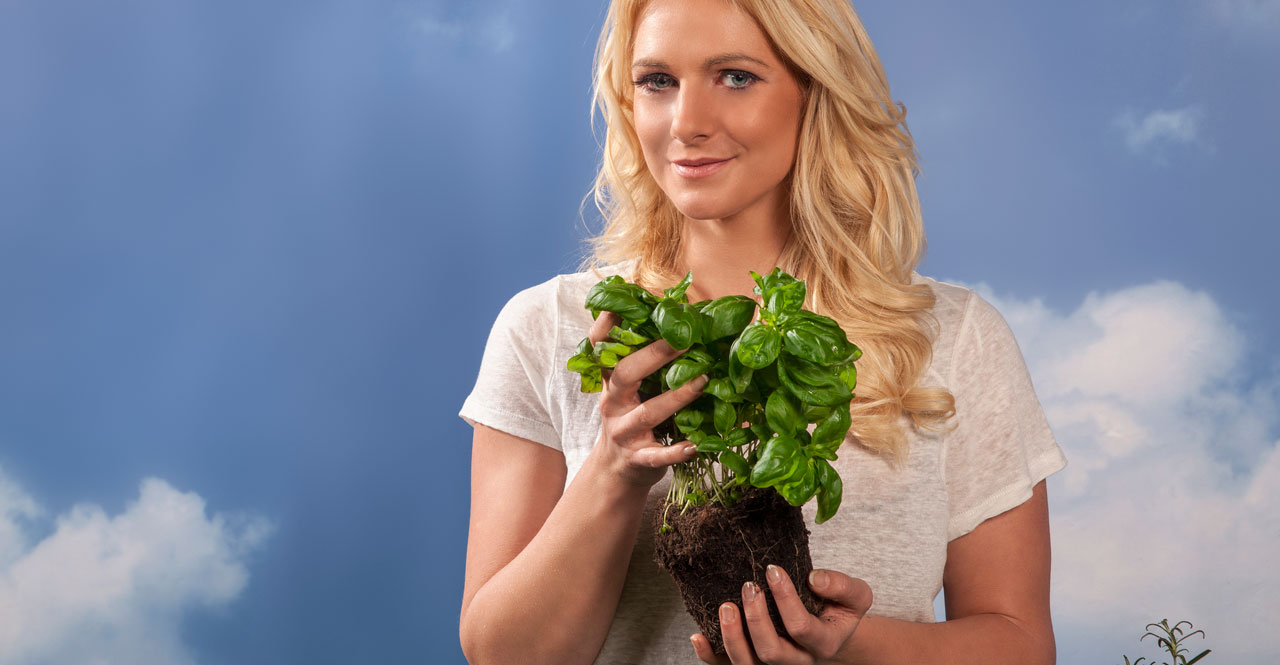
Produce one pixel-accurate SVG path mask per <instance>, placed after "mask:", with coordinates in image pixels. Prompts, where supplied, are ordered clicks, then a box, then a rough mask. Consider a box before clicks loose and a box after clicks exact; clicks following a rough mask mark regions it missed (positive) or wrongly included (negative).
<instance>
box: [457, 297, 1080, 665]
mask: <svg viewBox="0 0 1280 665" xmlns="http://www.w3.org/2000/svg"><path fill="white" fill-rule="evenodd" d="M607 274H608V273H606V274H605V275H597V274H592V273H575V274H571V275H559V276H557V277H554V278H552V279H551V280H548V281H546V282H543V283H542V284H539V285H537V286H534V287H531V288H528V289H525V290H524V291H521V292H520V293H517V294H516V295H515V296H514V297H512V298H511V300H510V301H509V302H508V303H507V304H506V306H505V307H503V308H502V311H501V312H500V313H499V314H498V318H497V320H496V321H495V322H494V325H493V329H492V330H491V332H490V334H489V341H488V344H487V345H486V346H485V351H484V357H483V359H482V361H481V363H480V374H479V376H478V377H477V378H476V385H475V388H474V389H473V390H472V392H471V394H470V395H469V396H468V397H467V399H466V401H465V403H464V404H463V406H462V410H461V412H460V413H459V415H460V416H461V417H462V418H463V419H464V420H466V421H467V422H468V423H471V424H472V425H475V424H477V423H480V424H484V425H487V426H489V427H493V428H495V429H498V430H501V431H503V432H507V433H509V434H513V435H515V436H518V437H522V438H525V439H529V440H531V441H536V442H538V443H540V444H543V445H546V446H550V447H552V448H555V449H557V450H560V451H562V452H563V453H564V458H565V464H566V467H567V469H568V477H567V480H566V487H567V486H568V483H569V482H571V481H572V480H573V477H574V475H575V474H576V473H577V472H578V470H579V469H580V468H581V466H582V464H583V462H584V461H585V459H586V457H587V454H588V453H589V452H590V451H591V449H592V447H593V446H594V445H595V443H596V440H597V439H598V438H599V433H600V425H601V420H600V411H599V406H598V404H599V393H585V394H584V393H582V392H580V391H579V386H578V381H579V378H578V375H577V374H576V373H574V372H570V371H569V370H567V369H565V363H566V362H568V359H569V357H570V356H572V355H573V354H574V351H575V347H576V346H577V345H578V342H580V341H581V340H582V338H583V337H585V336H586V334H587V330H588V329H589V328H590V327H591V324H592V319H591V314H590V312H588V311H587V310H586V309H585V308H584V307H583V303H584V302H585V301H586V294H587V290H588V289H590V288H591V286H592V285H594V284H595V283H596V282H598V281H599V280H600V279H602V277H603V276H607ZM912 279H913V282H914V283H925V284H928V285H929V286H930V287H931V288H932V289H933V292H934V294H935V295H936V296H937V304H936V305H935V306H934V309H933V314H934V315H935V316H936V317H937V319H938V323H939V324H940V334H939V336H938V339H937V340H935V342H934V346H933V361H932V363H931V365H930V366H929V368H928V369H927V370H926V372H925V375H924V376H923V378H922V380H921V384H922V385H941V386H944V387H946V388H947V389H949V390H950V391H951V393H952V395H954V396H955V400H956V416H955V418H956V419H957V420H956V422H957V428H956V429H955V430H954V431H952V432H951V433H949V434H934V433H930V432H928V431H924V430H920V431H917V430H916V429H914V428H913V427H911V426H910V424H909V422H910V421H909V420H908V419H907V418H905V417H904V418H902V419H901V422H902V423H903V425H904V431H906V432H907V438H908V441H909V444H910V454H909V457H908V460H907V464H905V465H904V466H903V467H902V468H900V469H896V470H895V469H894V468H892V467H890V466H889V465H888V463H887V462H886V461H885V460H883V459H881V458H879V457H877V456H875V455H873V454H871V453H868V452H866V451H865V450H863V449H861V448H860V447H858V446H857V445H856V444H854V443H851V442H849V441H846V443H845V444H844V445H843V446H841V448H840V450H839V453H838V454H839V459H838V460H836V461H835V462H833V463H832V465H833V466H834V467H835V469H836V470H837V471H839V473H840V477H841V478H842V480H843V483H844V498H843V501H842V503H841V505H840V509H839V511H838V512H837V513H836V515H835V516H834V517H832V518H831V519H830V520H828V521H827V522H825V523H823V524H815V523H814V513H815V511H816V503H817V502H816V501H810V502H809V503H807V504H805V506H804V508H803V511H804V515H805V520H806V524H807V526H808V528H809V531H810V549H811V552H812V557H813V564H814V566H815V567H817V568H827V569H831V570H838V571H840V572H843V573H846V574H848V575H851V576H853V577H857V578H861V579H863V580H866V582H867V583H868V584H869V585H871V589H872V591H873V594H874V604H873V606H872V607H871V614H876V615H880V616H885V617H892V618H897V619H905V620H910V621H918V622H933V621H935V617H934V613H933V600H934V598H935V597H936V596H937V594H938V592H939V591H940V590H941V588H942V571H943V566H944V565H945V563H946V555H947V543H948V542H949V541H951V540H952V539H954V538H958V537H960V536H963V535H964V534H966V533H969V532H970V531H972V530H973V529H974V528H975V527H977V526H978V524H980V523H982V522H983V521H984V520H986V519H987V518H989V517H993V516H995V515H998V514H1000V513H1002V512H1004V511H1006V510H1009V509H1010V508H1013V507H1015V506H1017V505H1019V504H1021V503H1022V502H1024V501H1026V500H1027V499H1028V498H1030V497H1031V489H1032V487H1034V486H1035V485H1036V484H1037V483H1038V482H1040V481H1041V480H1043V479H1044V478H1046V477H1048V476H1049V475H1050V474H1052V473H1054V472H1056V471H1058V470H1060V469H1062V468H1063V467H1064V466H1066V458H1065V457H1064V456H1063V454H1062V450H1061V449H1060V448H1059V447H1058V444H1057V442H1056V441H1055V440H1054V437H1053V433H1052V432H1051V431H1050V430H1049V424H1048V422H1047V421H1046V420H1045V417H1044V412H1043V410H1042V409H1041V407H1040V403H1039V401H1038V400H1037V399H1036V395H1035V391H1034V389H1033V388H1032V385H1031V378H1030V376H1029V375H1028V374H1027V369H1026V365H1025V363H1024V362H1023V359H1022V353H1021V351H1020V350H1019V348H1018V345H1017V342H1015V341H1014V338H1013V333H1012V332H1011V331H1010V329H1009V326H1008V324H1006V323H1005V321H1004V318H1003V317H1001V316H1000V313H999V312H997V311H996V309H995V308H994V307H992V306H991V305H990V304H989V303H987V302H986V301H985V300H983V299H982V298H981V297H979V296H978V294H977V293H975V292H973V291H972V290H970V289H966V288H964V287H960V286H956V285H954V284H948V283H946V282H938V281H936V280H933V279H930V278H927V277H922V276H920V275H918V274H914V273H913V275H912ZM852 341H853V342H854V343H857V340H852ZM669 484H670V474H669V473H668V474H667V476H666V477H665V478H664V479H663V480H662V481H660V482H658V483H657V484H656V485H654V487H653V489H652V490H651V491H650V493H649V497H648V501H647V502H646V505H645V508H644V516H643V518H642V521H641V525H640V535H639V538H638V540H637V542H636V545H635V549H634V550H633V552H632V555H631V562H630V567H629V568H628V570H627V578H626V582H625V585H624V588H623V590H622V597H621V600H620V601H619V604H618V609H617V613H616V614H615V616H614V620H613V624H612V625H611V626H610V629H609V634H608V637H607V638H606V639H605V643H604V646H603V647H602V649H601V652H600V655H599V656H598V657H597V659H596V662H597V663H602V664H603V663H608V664H609V665H615V664H618V663H636V664H639V663H646V664H647V663H694V662H697V658H696V657H695V656H694V653H693V648H692V646H691V645H690V644H689V636H690V635H692V634H694V633H696V632H698V628H697V624H695V623H694V621H693V619H692V618H691V617H690V616H689V615H688V613H687V612H686V611H685V609H684V605H683V603H682V602H681V600H680V594H679V591H678V590H677V589H676V586H675V583H674V582H673V581H672V579H671V578H670V576H669V575H668V574H667V573H666V572H665V571H663V570H662V569H660V568H659V567H658V566H657V564H656V563H654V561H653V533H654V530H655V529H656V526H657V522H656V520H657V519H660V517H659V515H658V508H659V506H660V505H661V502H662V500H663V499H664V498H665V497H666V494H667V488H668V486H669Z"/></svg>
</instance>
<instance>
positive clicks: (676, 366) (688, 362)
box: [665, 349, 715, 390]
mask: <svg viewBox="0 0 1280 665" xmlns="http://www.w3.org/2000/svg"><path fill="white" fill-rule="evenodd" d="M714 362H715V359H714V358H712V357H711V354H709V353H707V352H706V351H703V350H701V349H690V350H689V351H687V352H685V354H684V355H682V356H680V357H679V358H676V359H675V360H674V361H673V362H672V363H671V367H670V368H669V369H668V370H667V373H666V374H665V377H666V380H667V385H668V386H670V388H671V389H672V390H675V389H676V388H679V387H680V386H683V385H684V384H686V383H688V382H689V380H690V379H693V378H694V377H697V376H698V375H700V374H706V373H707V370H709V369H711V365H712V364H714Z"/></svg>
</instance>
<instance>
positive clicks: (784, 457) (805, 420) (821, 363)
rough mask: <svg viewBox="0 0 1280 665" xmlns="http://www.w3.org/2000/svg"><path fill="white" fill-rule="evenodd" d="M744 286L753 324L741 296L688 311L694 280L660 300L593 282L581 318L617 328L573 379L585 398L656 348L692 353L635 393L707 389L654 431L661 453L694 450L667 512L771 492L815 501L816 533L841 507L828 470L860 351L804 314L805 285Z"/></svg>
mask: <svg viewBox="0 0 1280 665" xmlns="http://www.w3.org/2000/svg"><path fill="white" fill-rule="evenodd" d="M751 277H752V279H754V280H755V282H756V288H755V293H756V295H759V296H761V301H762V302H763V304H762V305H759V309H760V315H759V317H758V320H755V321H754V322H753V319H756V318H757V317H756V316H755V314H756V308H757V303H756V301H755V300H753V299H751V298H748V297H746V296H725V297H723V298H716V299H715V300H703V301H701V302H696V303H690V302H689V300H688V297H687V296H686V295H685V293H686V291H687V290H688V288H689V285H690V284H691V283H692V281H693V273H689V274H687V275H685V278H684V280H682V281H681V282H680V283H679V284H677V285H675V286H673V287H671V288H669V289H667V290H666V291H664V292H663V295H662V296H661V297H659V296H655V295H654V294H652V293H650V292H648V291H647V290H645V289H644V288H643V287H641V286H639V285H637V284H631V283H628V282H627V281H626V280H624V279H623V278H622V277H619V276H617V275H614V276H611V277H609V278H607V279H605V280H604V281H601V282H599V283H598V284H596V285H595V286H593V287H592V288H591V290H590V291H589V292H588V293H587V303H586V307H587V309H589V310H591V316H592V317H593V318H598V317H599V316H600V313H601V312H614V313H616V314H618V316H619V317H621V319H622V323H621V325H617V326H614V327H613V328H612V329H611V330H610V331H609V338H608V339H606V340H604V341H601V342H597V343H595V344H592V343H591V340H590V339H583V340H582V342H581V343H580V344H579V345H578V349H577V353H576V355H574V356H573V357H572V358H570V359H569V362H568V369H569V370H572V371H574V372H577V373H578V374H579V375H581V377H582V379H581V385H582V391H583V392H599V391H600V390H601V386H602V378H601V377H602V375H601V371H602V370H603V369H605V368H612V367H614V366H615V365H617V363H618V361H619V360H621V359H622V358H624V357H626V356H627V355H629V354H631V353H632V352H633V351H635V350H636V349H638V348H640V347H643V346H644V345H646V344H648V343H650V342H652V341H654V340H656V339H659V338H661V339H664V340H666V341H667V343H668V344H670V345H671V346H672V348H676V349H687V351H685V353H684V354H682V355H681V356H680V357H678V358H676V359H675V360H673V361H671V362H670V363H668V364H667V365H666V366H664V367H663V368H662V369H660V370H658V371H657V372H654V373H653V374H652V375H650V376H649V377H647V378H645V379H644V381H643V382H642V383H641V389H640V393H641V398H642V399H648V398H649V397H652V396H654V395H657V394H659V393H661V392H664V391H667V390H675V389H677V388H679V387H680V386H683V385H684V384H685V383H686V382H688V381H689V380H691V379H693V378H695V377H697V376H699V375H701V374H706V375H707V377H708V379H709V382H708V383H707V385H706V386H705V387H704V388H703V390H702V392H703V394H702V396H701V397H699V398H698V399H697V400H695V401H694V402H693V403H691V404H690V405H688V406H687V407H685V408H684V409H682V410H680V411H679V412H678V413H676V414H675V415H674V416H673V417H672V418H669V419H668V420H667V422H665V423H663V424H662V425H660V426H659V427H657V428H655V429H654V433H655V436H657V437H658V439H659V441H660V442H661V443H663V444H664V445H672V444H674V443H676V442H677V441H680V440H684V439H687V440H689V441H691V442H693V443H694V444H696V446H697V450H698V454H697V455H696V456H695V457H694V458H693V459H691V460H689V461H688V462H682V463H680V464H677V465H675V467H674V469H673V472H674V479H673V481H672V484H671V491H670V493H669V494H668V496H667V499H668V501H667V505H668V508H670V507H671V506H673V505H675V506H680V509H681V511H684V510H686V509H688V508H689V507H690V506H697V505H702V504H704V503H706V502H708V501H716V502H719V503H722V504H725V505H729V504H732V503H733V502H734V501H736V500H737V499H738V498H740V497H741V495H742V489H743V488H745V487H746V486H748V485H750V486H753V487H759V488H769V487H772V488H774V489H775V490H777V492H778V493H779V494H780V495H782V497H783V498H784V499H786V501H787V502H788V503H790V504H791V505H793V506H801V505H803V504H804V503H805V502H807V501H809V500H810V499H812V498H813V497H814V496H815V495H816V496H817V498H818V512H817V522H818V523H819V524H821V523H822V522H825V521H827V520H828V519H830V518H831V516H832V515H835V513H836V510H837V509H838V508H839V507H840V498H841V495H842V491H843V489H842V484H841V481H840V476H839V475H838V474H837V473H836V471H835V469H834V468H832V466H831V464H830V462H831V461H834V460H835V459H836V450H837V449H838V448H839V447H840V444H841V443H842V442H843V441H844V437H845V434H846V433H847V432H848V431H849V426H850V419H849V402H850V400H852V399H853V389H854V386H855V385H856V384H857V380H858V372H857V369H856V368H855V367H854V361H855V360H857V359H858V358H859V357H860V356H861V355H862V351H861V350H860V349H858V347H857V346H855V345H854V344H852V343H850V342H849V340H848V339H847V338H846V336H845V333H844V330H843V329H842V328H841V327H840V326H839V324H837V323H836V322H835V321H834V320H832V319H830V318H828V317H826V316H822V315H820V314H815V313H813V312H809V311H806V310H804V309H803V307H802V306H803V304H804V300H805V294H806V292H805V284H804V282H803V281H800V280H797V279H796V278H794V277H792V276H791V275H788V274H787V273H785V272H783V271H782V270H780V269H778V268H774V270H773V272H771V273H770V274H768V275H764V276H761V275H759V274H757V273H755V272H752V273H751ZM811 424H813V425H816V427H814V428H813V430H812V432H810V431H809V429H810V427H809V426H810V425H811ZM663 528H664V529H665V528H667V527H666V526H665V519H664V527H663Z"/></svg>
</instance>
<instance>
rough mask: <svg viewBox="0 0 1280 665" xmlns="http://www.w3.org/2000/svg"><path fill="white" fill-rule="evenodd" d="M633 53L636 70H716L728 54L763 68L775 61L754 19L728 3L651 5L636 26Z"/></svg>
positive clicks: (664, 0)
mask: <svg viewBox="0 0 1280 665" xmlns="http://www.w3.org/2000/svg"><path fill="white" fill-rule="evenodd" d="M631 53H632V62H633V64H634V65H635V66H641V65H642V64H646V63H647V64H655V63H657V64H662V65H666V66H690V67H698V66H702V67H714V66H715V65H717V64H724V63H725V62H727V61H728V60H729V59H730V57H731V56H745V57H746V58H748V59H753V60H756V61H757V62H761V63H766V64H767V63H768V62H769V61H772V60H774V57H773V53H772V48H771V47H770V45H769V40H768V38H767V37H766V36H765V34H764V32H762V31H761V30H760V27H759V26H758V25H756V22H755V20H754V19H752V18H751V17H750V16H749V15H747V14H746V13H745V12H743V11H742V10H740V9H738V8H737V7H735V6H734V5H732V4H731V3H729V2H728V1H727V0H655V1H654V2H651V3H649V4H648V5H647V6H646V7H645V8H644V10H643V11H642V12H641V14H640V17H639V20H638V22H637V26H636V32H635V35H634V38H633V40H632V52H631ZM677 61H678V62H677Z"/></svg>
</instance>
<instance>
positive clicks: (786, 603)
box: [751, 565, 857, 658]
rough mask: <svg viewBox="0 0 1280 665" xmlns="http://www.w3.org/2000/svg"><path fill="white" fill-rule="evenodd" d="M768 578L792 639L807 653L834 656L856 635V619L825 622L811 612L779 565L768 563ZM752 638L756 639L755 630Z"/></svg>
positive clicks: (774, 599)
mask: <svg viewBox="0 0 1280 665" xmlns="http://www.w3.org/2000/svg"><path fill="white" fill-rule="evenodd" d="M765 579H767V580H768V581H769V591H771V592H772V593H773V603H774V605H777V607H778V614H779V615H781V617H782V625H784V626H786V627H787V633H788V634H789V635H790V636H791V639H793V640H795V642H796V644H799V645H800V646H801V647H803V648H804V649H805V650H807V651H808V652H810V653H812V654H813V655H815V656H817V657H818V658H831V657H832V656H834V655H835V654H836V651H838V650H839V649H840V646H841V645H843V644H844V643H845V641H846V640H848V639H849V635H851V634H853V629H854V628H855V627H856V626H857V621H856V619H855V620H850V621H824V620H822V619H819V618H818V617H815V616H813V615H812V614H810V613H809V609H808V608H806V607H805V606H804V601H802V600H801V599H800V594H798V593H796V588H795V585H794V584H792V583H791V577H790V576H789V575H787V573H786V571H784V570H783V569H782V568H780V567H779V566H774V565H770V566H768V567H767V568H766V569H765ZM751 637H752V639H754V638H755V633H752V634H751Z"/></svg>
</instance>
